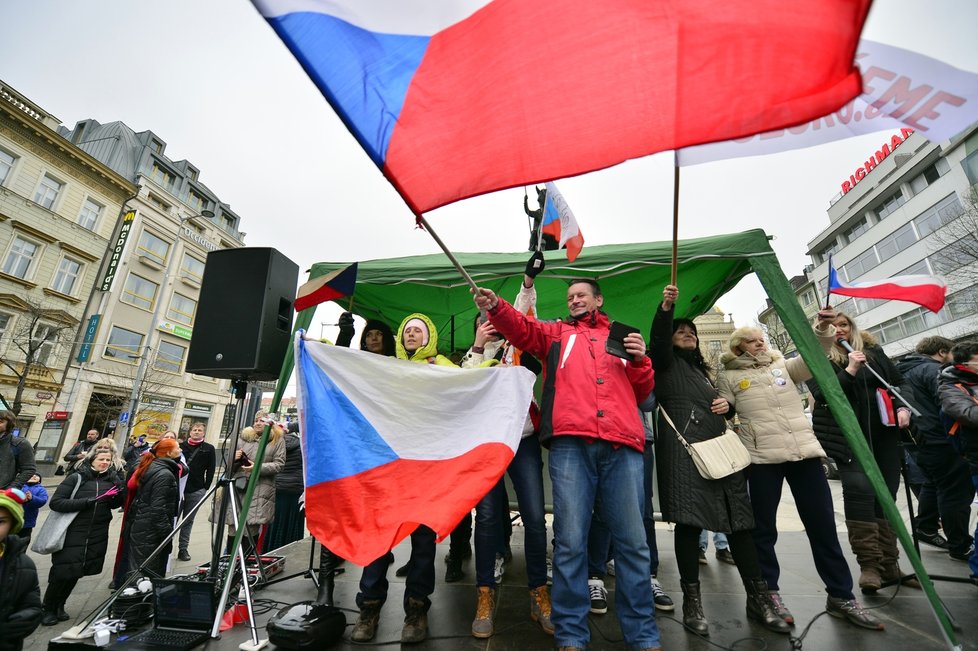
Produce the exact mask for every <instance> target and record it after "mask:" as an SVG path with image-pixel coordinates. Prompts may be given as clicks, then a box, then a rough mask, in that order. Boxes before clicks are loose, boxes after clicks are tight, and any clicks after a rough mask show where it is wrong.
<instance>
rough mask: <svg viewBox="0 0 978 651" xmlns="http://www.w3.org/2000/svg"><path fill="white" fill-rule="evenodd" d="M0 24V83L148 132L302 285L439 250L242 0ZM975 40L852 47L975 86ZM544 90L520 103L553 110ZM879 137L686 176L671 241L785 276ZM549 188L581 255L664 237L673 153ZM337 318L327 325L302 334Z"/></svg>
mask: <svg viewBox="0 0 978 651" xmlns="http://www.w3.org/2000/svg"><path fill="white" fill-rule="evenodd" d="M0 24H2V25H3V38H2V39H0V79H3V80H4V81H6V82H7V83H9V84H10V85H12V86H13V87H14V88H16V89H17V90H19V91H20V92H22V93H23V94H25V95H26V96H27V97H29V98H30V99H32V100H33V101H35V102H36V103H37V104H39V105H40V106H41V107H43V108H44V109H45V110H47V111H49V112H50V113H52V114H54V115H55V116H57V117H58V118H59V119H60V120H61V121H62V123H64V124H65V125H67V126H69V127H72V126H73V125H74V124H75V122H77V121H78V120H82V119H85V118H94V119H96V120H98V121H99V122H103V123H106V122H112V121H115V120H121V121H123V122H125V123H126V124H128V125H129V126H130V127H132V128H133V129H135V130H136V131H142V130H146V129H150V130H152V131H154V132H155V133H156V134H157V135H159V136H160V137H161V138H163V139H164V140H165V141H166V143H167V149H166V154H167V155H168V156H169V157H170V158H171V159H173V160H180V159H183V158H186V159H188V160H189V161H190V162H191V163H193V164H194V165H195V166H197V167H198V168H199V169H200V170H201V175H200V180H201V181H202V182H203V183H205V184H206V185H207V186H208V187H210V188H211V189H212V190H213V191H214V192H215V193H216V194H217V195H218V196H219V197H220V198H221V200H222V201H224V202H226V203H229V204H230V205H231V207H232V209H233V210H234V211H235V212H236V213H237V214H238V215H240V217H241V228H242V230H243V231H245V232H247V234H248V235H247V238H246V243H247V244H248V245H249V246H273V247H275V248H277V249H279V250H280V251H281V252H283V253H284V254H285V255H287V256H288V257H290V258H292V259H293V260H295V261H296V262H297V263H298V264H299V265H300V266H301V268H302V269H303V270H305V269H308V268H309V266H310V265H311V264H312V263H314V262H317V261H345V260H367V259H376V258H386V257H394V256H405V255H414V254H421V253H434V252H437V251H438V249H437V247H436V245H435V244H434V242H433V241H432V240H431V238H430V237H429V236H428V235H427V234H426V233H424V232H422V231H420V230H417V229H415V228H414V224H413V216H412V215H411V212H410V211H409V210H408V209H407V207H406V206H405V205H404V203H403V202H402V201H401V199H400V197H399V196H398V195H397V193H396V192H395V191H394V189H393V188H392V187H391V185H390V184H389V183H388V182H387V181H386V180H385V179H384V177H383V176H382V175H381V173H380V172H379V171H378V170H377V168H376V167H375V166H374V165H373V163H371V161H370V159H369V158H368V157H367V155H366V154H365V153H364V152H363V151H362V150H361V149H360V148H359V146H358V145H357V143H356V142H355V141H354V139H353V137H352V136H350V135H349V133H348V132H347V131H346V130H345V128H344V127H343V125H342V124H341V123H340V121H339V119H338V118H337V117H336V115H335V114H334V113H333V111H332V109H331V108H330V107H329V105H328V104H327V103H326V101H325V100H324V99H323V98H322V96H321V95H320V93H319V91H318V90H317V89H316V88H315V86H314V85H313V84H312V82H311V81H309V79H308V78H307V77H306V75H305V73H304V72H303V71H302V70H301V69H300V67H299V65H298V64H297V63H296V61H295V59H294V58H293V57H292V55H291V54H290V53H289V52H288V50H287V49H286V48H285V46H284V45H283V44H282V43H281V41H280V40H279V39H278V37H277V36H275V34H274V33H273V32H272V30H271V29H270V28H269V27H268V26H267V24H266V23H265V21H264V20H263V19H262V18H261V17H260V16H259V15H258V13H257V12H256V11H255V10H254V8H253V7H252V5H251V3H250V2H248V1H247V0H167V1H166V2H148V1H143V2H140V1H135V0H98V1H95V0H71V1H69V0H61V1H55V0H30V1H29V2H24V1H16V0H6V1H3V2H0ZM975 25H978V2H973V1H971V0H965V1H962V0H957V1H956V0H930V1H928V2H919V1H911V0H878V1H877V2H876V3H875V4H874V6H873V9H872V11H871V13H870V16H869V21H868V23H867V25H866V29H865V30H864V32H863V36H864V37H865V38H868V39H871V40H874V41H879V42H883V43H888V44H891V45H896V46H899V47H903V48H907V49H910V50H915V51H917V52H920V53H922V54H926V55H929V56H932V57H935V58H938V59H941V60H943V61H945V62H947V63H949V64H951V65H954V66H957V67H959V68H962V69H965V70H972V71H978V56H976V55H978V39H976V38H975V35H974V28H975ZM798 28H799V29H804V25H799V26H798ZM540 82H541V83H540V84H539V85H536V86H535V87H533V88H527V89H526V92H527V93H534V92H536V93H540V94H541V98H540V101H541V102H543V101H547V97H546V93H545V88H546V79H545V78H541V80H540ZM745 91H746V92H749V89H745ZM884 139H885V138H884V137H883V135H882V134H881V133H877V134H871V135H866V136H862V137H860V138H853V139H850V140H846V141H841V142H836V143H830V144H826V145H821V146H819V147H816V148H812V149H807V150H801V151H795V152H788V153H784V154H776V155H771V156H765V157H754V158H745V159H739V160H733V161H724V162H717V163H709V164H705V165H699V166H695V167H689V168H684V169H683V173H682V174H683V176H682V194H681V227H680V237H684V238H685V237H699V236H705V235H715V234H719V233H726V232H733V231H740V230H746V229H749V228H763V229H764V230H765V231H767V233H768V234H770V235H773V236H775V240H774V242H773V246H774V249H775V251H776V252H777V254H778V257H779V259H780V261H781V265H782V268H783V269H784V271H785V273H786V274H787V275H788V276H789V277H790V276H793V275H796V274H798V273H800V272H801V270H802V267H803V266H804V265H805V264H807V263H808V258H807V257H806V256H805V252H806V250H807V243H808V241H809V240H810V239H811V238H812V237H814V236H815V235H816V234H817V233H818V232H820V231H821V230H822V229H824V228H825V226H827V224H828V217H827V215H826V212H825V211H826V209H827V208H828V205H829V200H830V199H831V198H832V197H833V196H834V195H835V194H836V193H837V192H838V191H839V184H840V182H841V181H842V180H843V179H845V178H847V177H848V175H849V174H850V173H851V171H852V170H853V169H854V168H855V167H856V166H857V165H859V164H861V163H862V161H864V160H865V159H866V157H867V156H868V154H869V153H872V151H874V150H875V149H876V148H877V145H878V144H879V143H880V142H882V141H883V140H884ZM558 185H559V187H560V189H561V192H562V193H563V195H564V197H565V198H566V199H567V201H568V203H569V204H570V206H571V208H572V209H573V210H574V212H575V214H576V215H577V218H578V222H579V223H580V225H581V230H582V231H583V233H584V236H585V239H586V245H585V249H584V253H583V254H582V255H585V256H586V255H587V245H588V244H592V245H593V244H615V243H623V242H642V241H655V240H668V239H669V238H670V237H671V211H672V155H671V154H669V153H666V154H660V155H657V156H652V157H649V158H645V159H641V160H637V161H631V162H628V163H625V164H622V165H619V166H617V167H615V168H612V169H608V170H603V171H600V172H593V173H590V174H586V175H583V176H580V177H576V178H573V179H566V180H563V181H559V182H558ZM522 201H523V192H522V190H508V191H502V192H497V193H495V194H492V195H488V196H484V197H477V198H474V199H468V200H465V201H462V202H459V203H456V204H454V205H451V206H447V207H445V208H441V209H439V210H436V211H433V212H431V213H429V214H428V215H427V217H428V220H429V222H430V223H431V224H432V226H433V227H434V229H435V230H436V231H437V232H438V233H439V235H441V237H442V239H443V240H444V241H445V242H446V244H447V245H448V246H449V247H450V248H451V249H453V250H456V251H517V250H521V249H523V248H525V246H526V240H527V231H526V217H525V215H524V213H523V207H522ZM719 305H720V307H721V308H722V309H723V311H724V312H732V313H733V314H734V316H735V319H736V321H737V323H738V324H741V325H743V324H746V323H749V322H752V321H753V320H754V319H755V318H756V315H757V312H758V311H759V310H760V309H762V308H763V305H764V293H763V291H762V290H761V288H760V285H759V283H758V282H757V281H756V280H755V279H754V277H753V276H751V277H750V278H749V279H746V280H745V281H743V282H742V283H741V284H740V285H739V286H738V287H737V288H736V289H734V290H733V291H732V292H730V293H729V294H727V295H726V296H725V297H724V298H722V299H721V301H720V303H719ZM419 309H424V306H419ZM337 313H338V311H337V310H323V309H321V310H320V311H319V314H317V319H316V321H314V323H315V324H316V325H315V326H314V327H313V328H312V330H313V332H315V333H316V334H318V331H319V329H320V328H319V325H318V324H319V323H321V322H323V321H329V322H332V323H335V321H336V314H337ZM395 325H396V324H395ZM334 332H335V331H334ZM325 334H326V336H332V333H331V328H326V331H325Z"/></svg>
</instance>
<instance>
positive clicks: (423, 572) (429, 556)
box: [357, 524, 435, 610]
mask: <svg viewBox="0 0 978 651" xmlns="http://www.w3.org/2000/svg"><path fill="white" fill-rule="evenodd" d="M393 562H394V554H392V553H390V552H388V553H386V554H384V555H383V556H381V557H380V558H378V559H377V560H375V561H374V562H373V563H371V564H370V565H368V566H366V567H365V568H363V574H362V575H360V592H359V593H357V607H359V608H361V609H362V608H363V602H365V601H380V602H381V603H382V604H383V603H384V602H385V601H387V590H388V588H389V587H390V583H389V582H388V581H387V568H389V567H390V564H391V563H393ZM404 583H405V587H404V605H405V607H406V606H407V600H408V597H414V598H415V599H418V600H420V601H423V602H424V603H425V610H427V609H428V608H430V607H431V600H430V599H428V596H429V595H430V594H431V593H432V592H434V591H435V532H434V531H432V530H431V529H429V528H428V527H426V526H424V525H423V524H422V525H418V528H417V529H415V530H414V533H412V534H411V563H410V565H409V567H408V574H407V578H406V579H405V582H404Z"/></svg>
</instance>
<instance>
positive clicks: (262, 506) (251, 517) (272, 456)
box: [211, 412, 285, 553]
mask: <svg viewBox="0 0 978 651" xmlns="http://www.w3.org/2000/svg"><path fill="white" fill-rule="evenodd" d="M266 416H267V414H266V413H265V412H258V414H256V415H255V426H254V427H246V428H244V429H243V430H241V435H240V437H239V438H238V445H237V449H235V450H234V451H233V452H231V451H230V450H229V451H228V454H227V458H226V462H227V464H228V466H229V467H231V468H232V469H233V473H232V475H231V479H232V480H233V481H232V483H231V486H233V487H234V490H235V494H236V496H237V497H236V499H237V505H238V507H239V508H238V512H239V515H240V506H241V500H242V498H243V497H244V494H245V488H246V487H247V484H248V478H249V477H250V476H251V473H253V472H256V468H255V458H256V457H257V456H258V443H259V441H260V439H261V435H262V432H263V431H264V428H265V422H264V418H265V417H266ZM284 433H285V432H284V430H283V429H282V428H281V427H279V426H278V425H277V424H273V425H272V428H271V433H270V435H269V437H268V446H267V447H266V448H265V458H264V460H263V461H262V464H261V467H260V468H258V469H257V472H258V484H257V486H256V487H255V493H254V495H253V496H252V499H251V507H250V508H249V509H248V518H247V525H248V533H250V534H251V537H252V539H254V540H255V541H256V542H255V544H256V545H257V546H258V551H261V540H260V539H259V536H260V534H261V533H262V528H263V527H265V526H267V525H268V524H269V523H270V522H271V521H272V519H273V518H274V517H275V475H277V474H278V473H280V472H281V471H282V469H283V468H285V441H284V440H283V438H282V437H283V435H284ZM217 515H218V513H217V509H215V511H214V512H213V513H212V514H211V520H212V521H216V519H217ZM225 521H226V522H227V525H228V537H229V542H228V545H229V546H230V538H231V537H233V536H234V534H235V529H234V520H233V518H232V516H231V511H230V505H229V506H228V511H227V519H226V520H225ZM248 551H249V553H250V551H251V550H248Z"/></svg>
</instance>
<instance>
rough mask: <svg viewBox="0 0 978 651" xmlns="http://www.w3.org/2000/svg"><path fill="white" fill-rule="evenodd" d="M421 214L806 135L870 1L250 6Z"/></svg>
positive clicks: (396, 0)
mask: <svg viewBox="0 0 978 651" xmlns="http://www.w3.org/2000/svg"><path fill="white" fill-rule="evenodd" d="M252 2H253V3H254V4H255V6H256V7H257V8H258V10H259V11H260V12H261V14H262V15H263V16H264V17H265V18H266V19H267V20H268V22H269V24H270V25H271V26H272V27H273V28H274V30H275V31H276V32H277V33H278V35H279V36H280V37H281V38H282V40H283V41H284V42H285V43H286V45H287V46H288V47H289V49H290V50H291V51H292V53H293V54H294V55H295V57H296V58H297V59H298V60H299V62H300V63H301V64H302V66H303V68H305V70H306V72H307V73H308V74H309V76H310V77H311V78H312V79H313V81H314V82H315V83H316V85H317V86H318V87H319V89H320V90H321V91H322V92H323V94H324V95H325V96H326V99H327V100H328V101H329V103H330V104H331V105H332V106H333V108H334V109H335V110H336V112H337V113H338V114H339V116H340V118H341V119H342V120H343V121H344V122H345V123H346V126H347V128H348V129H349V130H350V131H351V132H352V133H353V135H354V136H355V137H356V138H357V140H358V141H359V142H360V145H361V146H362V147H363V148H364V149H365V150H366V151H367V153H368V154H369V155H370V157H371V158H372V159H373V161H374V162H375V163H376V164H377V165H378V166H379V167H380V168H381V170H382V171H383V172H384V174H385V175H386V176H387V178H388V179H390V181H391V182H392V183H393V184H394V186H395V187H396V188H397V190H398V192H400V193H401V196H403V197H404V200H405V201H406V202H407V203H408V205H409V206H410V207H411V209H412V210H413V211H414V212H415V213H416V214H421V213H423V212H426V211H428V210H431V209H433V208H437V207H439V206H442V205H445V204H448V203H451V202H453V201H457V200H459V199H463V198H465V197H470V196H474V195H477V194H483V193H486V192H491V191H493V190H499V189H502V188H507V187H513V186H519V185H525V184H529V183H537V182H543V181H549V180H553V179H557V178H563V177H567V176H572V175H575V174H580V173H583V172H587V171H590V170H595V169H600V168H603V167H609V166H611V165H615V164H617V163H620V162H622V161H624V160H627V159H630V158H636V157H640V156H645V155H648V154H652V153H655V152H659V151H664V150H671V149H678V148H680V147H686V146H689V145H696V144H701V143H705V142H714V141H720V140H729V139H732V138H739V137H742V136H749V135H752V134H755V133H760V132H763V131H770V130H772V129H778V128H781V127H786V126H792V125H796V124H800V123H804V122H807V121H809V120H811V119H813V118H816V117H819V116H822V115H825V114H826V113H829V112H831V111H834V110H835V109H837V108H839V107H840V106H842V105H843V104H845V103H846V102H848V101H849V100H850V99H852V98H853V97H855V96H856V95H858V94H859V93H860V91H861V87H862V83H861V80H860V77H859V71H858V70H857V69H856V68H855V66H854V65H853V56H854V54H855V50H856V44H857V43H858V41H859V35H860V32H861V30H862V26H863V22H864V20H865V18H866V13H867V11H868V10H869V4H870V0H804V2H785V1H784V0H681V1H668V2H667V1H653V0H547V1H546V2H542V1H540V0H252Z"/></svg>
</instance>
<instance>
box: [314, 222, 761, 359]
mask: <svg viewBox="0 0 978 651" xmlns="http://www.w3.org/2000/svg"><path fill="white" fill-rule="evenodd" d="M679 253H680V256H679V276H680V279H681V283H682V290H683V291H682V295H681V297H680V302H679V305H678V307H677V309H678V310H679V312H678V313H680V314H684V313H685V314H686V315H687V316H695V315H697V314H701V313H703V312H705V311H707V310H708V309H710V307H711V306H712V305H713V304H714V302H716V300H717V299H718V298H719V297H720V296H722V295H723V294H724V293H726V292H727V291H728V290H729V289H730V288H732V287H733V286H734V285H736V284H737V282H739V281H740V279H741V278H743V277H744V276H746V275H747V274H749V273H751V272H752V271H753V268H752V266H751V258H752V257H754V256H771V257H772V258H773V257H774V252H773V251H772V250H771V248H770V246H769V245H768V241H767V236H766V235H765V234H764V232H763V231H760V230H752V231H747V232H745V233H734V234H731V235H721V236H717V237H705V238H699V239H693V240H685V241H683V242H682V246H681V248H680V251H679ZM529 256H530V254H529V253H528V252H521V253H457V254H456V257H457V258H458V260H459V262H461V263H462V266H463V267H465V269H466V271H468V272H469V274H470V275H471V276H472V279H473V280H475V282H476V284H478V285H480V286H482V287H486V288H489V289H492V290H493V291H495V292H496V293H497V294H499V295H500V296H502V297H503V298H506V299H508V300H509V301H512V300H513V299H514V298H515V297H516V294H517V293H518V291H519V287H520V284H521V283H522V282H523V268H524V266H525V264H526V261H527V259H528V258H529ZM671 256H672V243H671V242H654V243H645V244H613V245H606V246H589V247H587V248H586V249H585V250H584V253H583V254H582V255H581V256H580V257H579V258H578V259H577V260H576V261H575V262H568V261H567V258H566V257H565V255H564V252H563V251H548V252H546V253H545V258H546V261H547V264H546V270H545V271H544V272H543V273H542V274H541V275H540V276H539V277H538V278H537V280H536V288H537V312H538V314H540V315H542V316H543V317H544V318H558V317H560V316H563V315H566V314H567V304H566V295H567V283H568V281H569V280H571V279H573V278H594V279H595V280H598V281H599V282H600V284H601V292H602V294H603V295H604V297H605V305H606V306H607V307H606V309H607V311H608V314H609V315H610V316H611V317H612V318H613V319H616V320H618V321H622V322H624V323H628V324H629V325H633V326H636V327H638V328H639V329H640V331H641V332H643V333H646V334H647V333H648V332H649V327H650V326H651V324H652V315H653V313H654V309H655V306H656V305H657V304H658V302H659V300H661V298H662V288H663V287H664V286H665V285H666V284H668V282H669V273H670V264H671V262H672V258H671ZM347 265H349V262H320V263H318V264H315V265H313V267H312V269H311V270H310V273H309V277H310V279H312V278H316V277H318V276H321V275H325V274H327V273H329V272H331V271H335V270H337V269H341V268H344V267H346V266H347ZM337 303H339V304H340V305H343V306H344V307H350V306H352V309H351V311H352V312H354V313H356V314H358V315H360V316H362V317H364V318H365V319H369V318H373V319H379V320H381V321H384V322H386V323H387V324H389V325H390V326H391V327H392V328H394V329H395V331H396V329H397V326H398V324H400V322H401V320H402V319H403V318H404V317H406V316H407V315H408V314H411V313H412V312H424V313H425V314H427V315H428V316H429V317H431V318H432V320H433V321H434V323H435V325H436V326H437V328H438V336H439V349H440V350H441V351H442V352H443V353H448V352H451V351H452V350H466V349H468V347H469V346H470V345H471V344H472V334H473V325H472V323H473V319H474V318H475V316H476V314H477V313H478V311H477V310H476V308H475V305H474V304H473V302H472V294H471V292H470V291H469V287H468V285H467V284H466V283H465V281H464V280H463V279H462V278H461V276H459V273H458V271H456V269H455V268H454V267H453V266H452V265H451V264H450V263H449V262H448V260H447V258H446V257H445V256H444V255H442V254H440V253H438V254H432V255H419V256H411V257H406V258H388V259H386V260H368V261H365V262H360V263H359V269H358V273H357V285H356V292H355V293H354V295H353V297H352V300H351V299H341V300H339V301H337Z"/></svg>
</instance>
